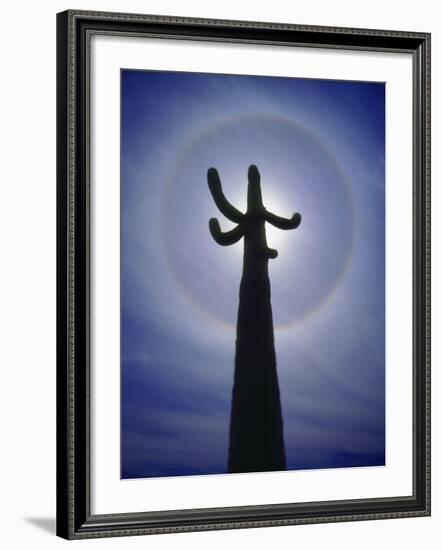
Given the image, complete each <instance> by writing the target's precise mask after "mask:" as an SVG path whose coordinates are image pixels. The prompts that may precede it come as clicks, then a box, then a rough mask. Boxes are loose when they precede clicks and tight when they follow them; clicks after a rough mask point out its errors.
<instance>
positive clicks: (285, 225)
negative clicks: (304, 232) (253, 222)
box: [266, 212, 301, 229]
mask: <svg viewBox="0 0 442 550" xmlns="http://www.w3.org/2000/svg"><path fill="white" fill-rule="evenodd" d="M266 222H269V223H270V224H272V225H274V226H275V227H277V228H278V229H296V228H297V227H298V225H299V224H300V223H301V214H298V213H296V214H293V216H292V217H291V218H281V217H280V216H276V215H275V214H272V213H271V212H266Z"/></svg>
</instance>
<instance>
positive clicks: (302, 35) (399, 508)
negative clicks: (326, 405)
mask: <svg viewBox="0 0 442 550" xmlns="http://www.w3.org/2000/svg"><path fill="white" fill-rule="evenodd" d="M94 37H104V38H109V39H111V38H117V39H120V40H121V39H127V40H132V41H143V40H148V39H154V40H158V39H159V40H162V41H163V42H164V43H170V44H172V43H173V44H174V45H175V46H176V45H178V46H179V45H180V44H185V43H189V42H190V43H192V44H193V46H192V47H193V48H194V50H193V51H196V50H197V49H198V48H199V47H201V46H202V45H204V44H216V45H222V46H223V47H229V45H235V46H239V45H244V46H245V45H248V46H250V48H255V49H257V51H259V48H260V47H263V48H264V47H266V48H267V47H269V48H271V49H272V51H273V50H274V51H276V50H284V52H289V51H292V50H296V49H305V50H308V51H309V52H315V53H317V54H318V55H325V53H323V52H336V53H337V54H338V55H339V54H340V52H344V53H348V52H350V53H351V54H352V55H353V56H354V58H355V60H357V57H358V55H362V54H367V53H368V54H385V55H388V56H389V58H390V59H391V60H392V62H393V63H394V61H395V58H396V57H397V58H398V59H404V60H407V59H408V60H409V61H410V67H411V74H410V94H411V101H410V104H411V107H412V108H411V109H410V110H409V117H410V121H411V127H410V144H412V151H410V158H403V159H402V161H403V163H404V165H407V166H408V167H409V171H410V175H411V177H410V194H409V195H410V196H409V201H410V205H411V208H412V220H411V219H410V220H409V222H410V231H409V236H410V237H411V238H410V239H408V240H407V239H405V238H404V239H403V240H401V242H398V243H397V247H398V248H401V247H406V246H409V247H410V251H411V252H410V255H411V257H412V265H409V266H408V267H409V270H410V281H412V292H411V293H410V295H409V300H408V301H407V303H408V307H409V309H410V311H411V312H412V319H411V317H410V327H411V335H412V336H411V340H412V341H410V342H409V347H410V350H411V353H410V358H409V359H410V373H411V374H410V380H409V383H410V391H408V390H407V391H408V393H407V391H405V392H404V395H410V396H412V399H409V400H408V403H407V406H408V407H409V410H410V415H411V416H410V420H411V421H410V422H409V429H410V441H411V453H410V470H409V472H407V475H409V478H410V485H411V491H410V492H409V493H405V494H403V493H394V492H392V494H389V495H387V496H376V497H372V496H367V497H363V496H359V497H355V498H342V499H340V498H330V499H325V500H324V499H320V498H312V499H307V500H296V499H295V500H293V501H287V500H286V499H285V498H282V496H281V502H278V500H276V502H275V500H272V501H271V502H266V500H265V499H266V497H265V495H264V493H263V496H262V498H261V501H259V502H254V503H250V504H242V505H217V506H209V507H198V506H193V507H187V508H179V507H178V508H174V505H173V504H171V506H169V507H167V509H166V508H164V507H161V505H159V507H157V508H155V502H153V503H152V506H151V508H150V509H149V510H146V509H143V508H140V509H136V511H134V510H133V508H134V506H132V505H130V504H129V503H128V504H127V506H126V505H124V507H123V508H122V509H120V510H116V511H112V512H105V513H101V512H98V513H97V512H96V511H95V510H94V506H93V502H92V500H93V498H92V497H93V496H94V495H93V493H94V491H95V490H96V489H94V487H95V485H94V475H95V472H96V471H97V470H96V468H97V466H95V467H92V461H93V459H94V456H93V455H94V449H96V447H95V446H94V445H98V444H99V442H97V441H95V443H94V444H92V439H93V438H94V437H96V434H95V432H94V429H93V428H92V421H93V420H94V417H95V418H96V417H97V415H96V412H95V411H96V406H95V403H94V399H95V396H94V391H95V390H96V389H97V387H96V386H97V384H98V383H99V379H98V378H96V377H95V374H94V367H95V365H94V357H95V356H94V353H93V350H94V346H95V341H94V337H95V333H94V331H93V330H92V329H93V326H94V325H93V323H92V319H93V316H94V315H95V314H96V312H97V309H96V308H97V307H98V306H97V305H94V304H93V299H94V288H95V287H94V285H93V284H92V283H91V266H93V265H94V263H95V262H97V261H98V260H97V258H96V256H95V254H96V248H94V246H91V233H92V229H93V227H94V225H95V224H97V223H99V221H97V219H96V215H95V210H94V209H95V206H96V204H95V203H94V200H95V201H96V200H98V199H97V197H96V196H95V195H94V193H95V191H94V177H95V176H94V172H93V169H92V168H91V166H92V167H93V164H94V162H93V158H92V152H91V151H92V137H91V136H92V133H91V121H92V119H93V116H94V108H95V107H94V106H95V105H96V103H95V102H94V101H95V100H93V98H92V97H91V81H92V80H93V78H95V79H96V78H99V76H94V77H93V74H92V73H93V71H94V70H96V63H97V60H96V59H95V50H94V49H93V48H92V46H91V44H92V40H93V39H94ZM118 44H119V43H118V42H116V46H115V47H116V48H118V47H119V46H118ZM186 55H188V53H187V54H186ZM251 55H255V56H257V55H258V54H256V52H255V51H251ZM258 57H259V55H258ZM214 71H215V72H217V70H216V67H215V68H214ZM387 107H388V106H387ZM118 116H119V114H118V113H115V117H118ZM396 131H400V130H396V129H395V128H390V134H389V139H394V132H396ZM116 177H118V175H117V176H116ZM264 192H265V191H264ZM406 192H407V187H406V186H404V193H405V194H406ZM94 197H95V198H94ZM407 200H408V199H407ZM397 208H401V206H400V204H398V206H397ZM95 284H97V282H95ZM396 313H397V315H401V312H396ZM398 337H399V338H401V337H402V336H401V334H399V333H398ZM393 359H394V358H393ZM387 376H388V374H387ZM101 391H104V390H101ZM393 412H394V411H393ZM94 415H95V416H94ZM393 416H394V414H393ZM119 428H120V426H119V425H118V424H117V425H115V426H111V429H112V430H115V431H116V432H117V431H118V430H119ZM115 460H119V457H115ZM261 475H266V476H267V475H271V474H268V473H265V474H261ZM206 477H207V476H206ZM123 483H131V484H133V485H135V484H136V483H137V480H131V481H129V482H127V481H123ZM171 483H173V480H171ZM191 483H192V479H191V478H189V484H188V485H186V487H187V488H189V487H191V485H190V484H191ZM202 483H204V480H203V481H202ZM171 491H173V489H171ZM189 497H190V495H189ZM429 514H430V35H429V34H427V33H424V32H415V33H410V32H399V31H386V30H368V29H350V28H333V27H319V26H318V27H316V26H305V25H296V24H293V25H288V24H279V23H262V22H251V21H224V20H208V19H199V18H180V17H169V16H158V15H141V14H140V15H136V14H121V13H102V12H89V11H77V10H68V11H65V12H62V13H59V14H58V15H57V535H58V536H60V537H63V538H66V539H81V538H93V537H112V536H126V535H142V534H158V533H170V532H179V531H197V530H215V529H236V528H245V527H266V526H276V525H296V524H307V523H312V524H314V523H320V522H341V521H354V520H368V519H390V518H400V517H414V516H426V515H429Z"/></svg>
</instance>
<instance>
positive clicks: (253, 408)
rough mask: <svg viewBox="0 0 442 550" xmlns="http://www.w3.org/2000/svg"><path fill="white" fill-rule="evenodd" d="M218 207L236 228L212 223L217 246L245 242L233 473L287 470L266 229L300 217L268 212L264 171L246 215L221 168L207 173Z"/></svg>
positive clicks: (289, 225) (272, 254)
mask: <svg viewBox="0 0 442 550" xmlns="http://www.w3.org/2000/svg"><path fill="white" fill-rule="evenodd" d="M207 179H208V184H209V189H210V192H211V194H212V197H213V200H214V201H215V204H216V206H217V207H218V209H219V210H220V212H221V213H222V214H224V216H225V217H226V218H227V219H229V220H231V221H232V222H234V223H236V224H237V225H236V227H235V228H234V229H232V230H231V231H227V232H222V231H221V228H220V225H219V222H218V220H217V219H216V218H212V219H211V220H210V221H209V229H210V233H211V234H212V237H213V238H214V239H215V241H216V242H217V243H218V244H220V245H222V246H228V245H231V244H234V243H236V242H238V241H239V240H240V239H241V238H242V237H243V238H244V262H243V273H242V278H241V283H240V290H239V307H238V321H237V334H236V353H235V374H234V383H233V392H232V409H231V417H230V442H229V457H228V470H229V472H232V473H233V472H259V471H276V470H285V468H286V460H285V449H284V437H283V425H282V414H281V402H280V396H279V385H278V376H277V372H276V355H275V345H274V336H273V318H272V306H271V296H270V281H269V273H268V262H269V259H270V258H276V257H277V256H278V252H277V251H276V250H273V249H271V248H269V247H268V246H267V239H266V230H265V223H266V222H268V223H270V224H272V225H274V226H275V227H277V228H279V229H295V228H296V227H298V225H299V224H300V222H301V216H300V214H298V213H297V214H294V215H293V216H292V217H291V218H290V219H287V218H281V217H280V216H276V215H275V214H273V213H271V212H269V211H267V210H266V208H265V207H264V204H263V202H262V196H261V183H260V174H259V172H258V168H257V167H256V166H255V165H251V166H250V167H249V171H248V179H249V183H248V190H247V212H245V213H242V212H240V211H239V210H238V209H236V208H235V207H234V206H232V205H231V204H230V203H229V201H228V200H227V199H226V197H225V196H224V193H223V190H222V187H221V181H220V178H219V175H218V172H217V170H216V169H215V168H210V169H209V170H208V173H207Z"/></svg>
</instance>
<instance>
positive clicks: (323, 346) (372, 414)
mask: <svg viewBox="0 0 442 550" xmlns="http://www.w3.org/2000/svg"><path fill="white" fill-rule="evenodd" d="M121 78H122V87H121V92H122V117H121V153H122V154H121V304H122V311H121V336H122V341H121V343H122V346H121V347H122V364H121V381H122V386H121V387H122V393H121V397H122V411H121V412H122V440H121V443H122V446H121V452H122V477H123V478H137V477H152V476H173V475H200V474H222V473H226V465H227V450H228V428H229V415H230V398H231V391H232V382H233V362H234V345H235V323H236V312H237V307H238V288H239V282H240V277H241V267H242V248H241V247H242V244H241V243H238V244H236V245H234V246H232V247H228V248H224V247H220V246H218V245H216V243H214V241H213V240H212V238H211V237H210V234H209V230H208V220H209V218H210V217H213V216H216V217H218V219H219V221H220V224H221V227H222V229H224V230H226V229H229V228H230V227H232V224H231V223H230V222H228V221H227V220H225V219H224V218H223V216H222V215H221V214H220V213H219V212H218V211H217V210H216V207H215V206H214V204H213V201H212V199H211V197H210V194H209V191H208V187H207V181H206V173H207V169H208V168H209V167H210V166H215V167H216V168H218V170H219V173H220V176H221V179H222V182H223V187H224V189H225V192H226V195H227V196H228V198H229V199H230V200H231V202H233V203H234V204H235V205H236V206H238V208H240V209H243V208H244V206H245V198H246V185H247V169H248V166H249V165H250V164H252V163H254V164H257V166H258V168H259V169H260V172H261V177H262V190H263V199H264V203H265V204H266V205H267V206H268V207H269V209H270V210H275V211H276V213H277V214H280V215H284V216H289V215H291V214H292V212H294V211H299V212H301V214H302V216H303V219H302V224H301V226H300V227H299V228H298V229H297V230H296V231H290V232H281V231H278V230H276V229H273V228H269V229H268V241H269V246H272V247H274V248H277V249H278V250H279V257H278V258H277V259H276V260H272V261H271V263H270V280H271V285H272V306H273V316H274V324H275V345H276V354H277V361H278V376H279V383H280V391H281V401H282V412H283V420H284V435H285V445H286V454H287V463H288V468H289V469H312V468H336V467H354V466H379V465H383V464H384V463H385V382H384V379H385V365H384V354H385V338H384V330H385V320H384V308H385V292H384V285H385V276H384V270H385V261H384V241H385V214H384V210H385V185H384V168H385V167H384V158H385V122H384V119H385V89H384V84H382V83H358V82H341V81H339V82H338V81H325V80H304V79H292V78H277V77H255V76H233V75H231V76H229V75H215V74H198V73H173V72H155V71H154V72H150V71H133V70H123V71H122V73H121Z"/></svg>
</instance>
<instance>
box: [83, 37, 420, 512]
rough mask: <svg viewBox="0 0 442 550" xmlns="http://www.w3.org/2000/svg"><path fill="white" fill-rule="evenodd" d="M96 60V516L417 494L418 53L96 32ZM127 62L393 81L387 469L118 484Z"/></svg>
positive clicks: (389, 101)
mask: <svg viewBox="0 0 442 550" xmlns="http://www.w3.org/2000/svg"><path fill="white" fill-rule="evenodd" d="M91 55H92V67H93V68H94V69H93V73H92V77H91V114H92V118H91V152H92V155H91V185H92V190H93V191H92V210H93V216H92V230H91V236H92V249H93V254H92V267H91V269H92V288H91V298H92V306H91V308H92V313H91V317H92V334H93V345H92V351H91V373H92V375H91V383H92V387H91V402H92V404H91V407H92V408H91V411H92V412H91V415H92V423H91V437H92V445H91V459H92V460H91V478H92V479H91V511H92V513H95V514H109V513H115V512H138V511H140V510H174V509H179V508H206V507H207V508H208V507H214V506H240V505H247V504H277V503H281V502H304V501H310V500H311V501H320V500H340V499H350V498H352V499H356V498H365V497H372V498H376V497H385V496H393V495H394V496H405V495H410V494H412V486H411V484H412V477H411V476H412V472H411V460H412V451H411V438H412V416H411V415H412V409H411V400H412V387H411V382H412V302H411V300H410V296H411V292H412V223H411V221H412V162H411V152H412V130H411V127H412V78H411V75H412V60H411V55H406V54H404V55H398V54H385V53H381V52H350V51H336V50H332V51H330V50H321V49H318V50H317V49H313V48H274V47H273V48H272V47H263V46H262V45H259V46H253V45H244V44H236V45H235V44H225V43H201V42H199V43H197V42H192V41H188V40H186V41H178V40H173V41H170V40H169V41H164V40H161V39H152V40H151V39H146V38H140V39H135V38H133V37H108V36H94V37H93V39H92V48H91ZM355 61H356V62H355ZM121 67H136V68H138V69H143V68H144V69H160V70H184V71H196V72H201V71H202V72H205V71H209V72H210V71H214V70H215V71H216V72H219V73H231V74H234V73H236V74H244V73H247V74H266V75H285V76H297V77H300V76H302V77H306V78H319V77H320V78H327V79H334V78H339V79H347V80H355V81H358V80H371V81H378V82H386V113H387V116H386V143H387V146H386V158H385V165H386V277H385V287H386V304H385V305H386V324H385V331H386V344H387V345H386V354H385V363H386V364H385V370H386V388H385V389H386V396H385V401H386V426H385V432H386V465H385V466H384V467H375V468H330V469H323V470H309V471H302V470H299V471H291V472H273V473H267V474H265V475H263V474H262V472H261V473H257V474H253V473H248V474H246V475H240V476H230V475H227V476H226V475H211V476H181V477H169V478H148V479H144V480H139V479H137V480H133V481H132V482H131V481H128V480H125V481H121V479H120V467H121V465H120V460H119V458H120V434H119V432H118V430H117V429H115V428H114V429H109V427H112V426H114V427H115V426H118V425H119V422H120V323H119V320H120V250H119V234H120V225H119V221H120V220H119V218H120V217H119V211H120V202H119V201H120V170H119V165H120V154H119V153H120V117H119V111H120V78H121V75H120V71H121ZM407 158H408V159H409V162H403V159H407ZM110 159H112V160H110ZM398 242H404V246H397V243H398ZM109 243H112V245H111V246H110V245H109ZM406 244H407V245H408V246H406Z"/></svg>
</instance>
